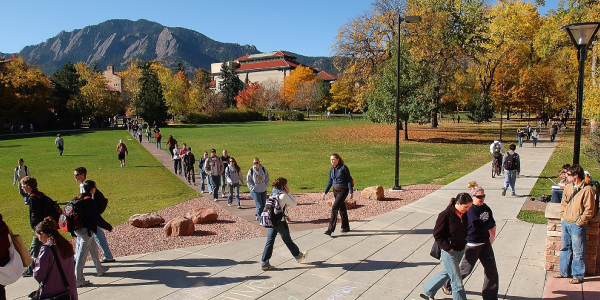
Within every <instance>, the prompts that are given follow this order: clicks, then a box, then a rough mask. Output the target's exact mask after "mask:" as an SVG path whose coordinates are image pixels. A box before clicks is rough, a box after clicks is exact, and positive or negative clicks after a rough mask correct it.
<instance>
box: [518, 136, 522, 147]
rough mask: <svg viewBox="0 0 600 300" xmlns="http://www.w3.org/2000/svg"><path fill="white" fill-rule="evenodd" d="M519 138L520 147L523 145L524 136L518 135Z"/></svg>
mask: <svg viewBox="0 0 600 300" xmlns="http://www.w3.org/2000/svg"><path fill="white" fill-rule="evenodd" d="M518 139H519V147H523V137H522V136H520V137H518Z"/></svg>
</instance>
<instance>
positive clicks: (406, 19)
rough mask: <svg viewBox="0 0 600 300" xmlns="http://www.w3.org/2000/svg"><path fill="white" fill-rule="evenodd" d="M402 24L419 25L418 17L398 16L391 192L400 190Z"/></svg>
mask: <svg viewBox="0 0 600 300" xmlns="http://www.w3.org/2000/svg"><path fill="white" fill-rule="evenodd" d="M402 22H406V23H419V22H421V17H420V16H406V17H404V18H403V17H401V16H400V15H398V49H397V51H398V52H397V57H396V63H397V65H396V164H395V167H396V173H395V178H394V187H393V188H392V190H401V189H402V187H401V186H400V185H399V184H398V178H399V175H398V173H399V169H400V165H399V164H400V163H399V159H400V117H399V114H400V24H402Z"/></svg>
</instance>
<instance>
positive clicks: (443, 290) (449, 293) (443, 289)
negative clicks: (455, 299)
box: [442, 285, 452, 295]
mask: <svg viewBox="0 0 600 300" xmlns="http://www.w3.org/2000/svg"><path fill="white" fill-rule="evenodd" d="M442 293H444V294H446V295H452V290H451V289H448V288H446V286H444V285H442Z"/></svg>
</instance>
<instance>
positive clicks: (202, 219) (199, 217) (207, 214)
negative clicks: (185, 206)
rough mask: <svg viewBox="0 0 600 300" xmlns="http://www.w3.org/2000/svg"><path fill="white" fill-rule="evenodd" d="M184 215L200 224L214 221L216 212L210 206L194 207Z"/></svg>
mask: <svg viewBox="0 0 600 300" xmlns="http://www.w3.org/2000/svg"><path fill="white" fill-rule="evenodd" d="M185 217H186V218H188V219H190V220H192V222H194V224H200V223H208V222H214V221H216V220H217V213H216V212H215V211H214V210H212V209H210V208H196V209H194V210H192V211H190V212H188V213H187V214H185Z"/></svg>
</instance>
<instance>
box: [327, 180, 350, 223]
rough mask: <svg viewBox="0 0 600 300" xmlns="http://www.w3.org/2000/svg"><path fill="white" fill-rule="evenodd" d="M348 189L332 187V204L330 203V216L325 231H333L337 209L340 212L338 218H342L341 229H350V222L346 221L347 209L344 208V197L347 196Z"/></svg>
mask: <svg viewBox="0 0 600 300" xmlns="http://www.w3.org/2000/svg"><path fill="white" fill-rule="evenodd" d="M348 192H349V191H348V189H347V188H346V189H335V188H334V189H333V197H335V201H333V205H331V218H329V227H328V228H327V231H329V232H334V231H335V226H336V225H337V216H338V211H339V212H340V218H342V230H350V223H349V222H348V209H346V197H348Z"/></svg>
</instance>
